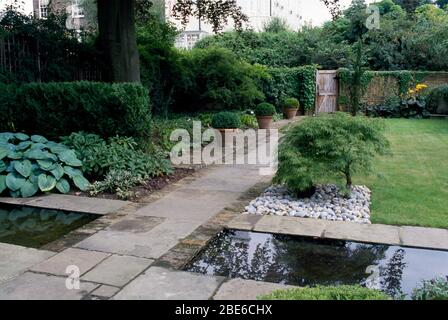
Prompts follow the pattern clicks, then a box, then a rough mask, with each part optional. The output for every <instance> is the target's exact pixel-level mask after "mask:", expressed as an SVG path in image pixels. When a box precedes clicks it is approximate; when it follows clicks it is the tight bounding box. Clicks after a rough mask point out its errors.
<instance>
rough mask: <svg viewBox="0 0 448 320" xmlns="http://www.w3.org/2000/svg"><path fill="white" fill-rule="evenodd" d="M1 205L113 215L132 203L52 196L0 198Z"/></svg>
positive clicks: (59, 195)
mask: <svg viewBox="0 0 448 320" xmlns="http://www.w3.org/2000/svg"><path fill="white" fill-rule="evenodd" d="M0 203H8V204H16V205H26V206H32V207H38V208H46V209H54V210H65V211H75V212H83V213H93V214H99V215H105V214H107V213H111V212H114V211H117V210H118V209H121V208H123V207H124V206H126V205H128V204H129V203H130V202H127V201H120V200H110V199H100V198H88V197H78V196H71V195H62V194H51V195H46V196H40V197H33V198H28V199H10V198H0Z"/></svg>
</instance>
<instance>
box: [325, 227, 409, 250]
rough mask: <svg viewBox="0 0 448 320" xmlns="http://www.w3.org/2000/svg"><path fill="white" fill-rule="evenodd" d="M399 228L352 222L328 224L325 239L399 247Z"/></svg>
mask: <svg viewBox="0 0 448 320" xmlns="http://www.w3.org/2000/svg"><path fill="white" fill-rule="evenodd" d="M399 231H400V228H399V227H394V226H387V225H381V224H371V225H369V224H358V223H353V222H328V223H327V227H326V229H325V234H324V237H325V238H329V239H341V240H351V241H359V242H368V243H385V244H389V245H400V236H399Z"/></svg>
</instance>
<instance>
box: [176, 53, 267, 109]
mask: <svg viewBox="0 0 448 320" xmlns="http://www.w3.org/2000/svg"><path fill="white" fill-rule="evenodd" d="M185 54H186V55H187V56H186V58H185V59H184V61H185V62H184V63H186V64H187V67H186V68H187V69H189V70H190V72H191V83H192V85H191V86H187V87H186V88H184V89H185V90H184V91H183V92H181V93H180V95H178V96H177V97H176V100H177V103H176V106H175V111H180V112H185V111H189V112H194V111H199V110H214V111H221V110H238V109H239V110H242V109H246V108H253V107H255V106H256V105H257V103H260V102H261V101H263V100H264V98H265V96H264V94H263V92H262V90H261V82H262V81H263V79H267V78H268V77H269V75H268V74H267V72H266V70H265V68H263V67H261V66H254V65H250V64H249V63H247V62H244V61H242V60H240V59H239V58H238V57H237V56H236V55H235V54H233V53H232V52H231V51H229V50H227V49H224V48H209V49H194V50H192V51H191V52H188V53H185ZM181 81H183V82H185V80H181ZM181 86H182V84H179V85H178V87H181Z"/></svg>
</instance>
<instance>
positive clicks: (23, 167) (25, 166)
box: [14, 160, 33, 178]
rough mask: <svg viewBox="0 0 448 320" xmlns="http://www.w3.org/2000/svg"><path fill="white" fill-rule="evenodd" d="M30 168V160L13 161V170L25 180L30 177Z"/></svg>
mask: <svg viewBox="0 0 448 320" xmlns="http://www.w3.org/2000/svg"><path fill="white" fill-rule="evenodd" d="M32 167H33V166H32V164H31V161H30V160H23V161H14V169H16V171H17V172H18V173H20V174H21V175H22V176H23V177H25V178H28V177H29V176H30V174H31V169H32Z"/></svg>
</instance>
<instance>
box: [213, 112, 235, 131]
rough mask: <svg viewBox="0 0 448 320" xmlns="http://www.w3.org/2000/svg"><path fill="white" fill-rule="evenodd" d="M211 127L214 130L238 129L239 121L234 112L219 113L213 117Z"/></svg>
mask: <svg viewBox="0 0 448 320" xmlns="http://www.w3.org/2000/svg"><path fill="white" fill-rule="evenodd" d="M212 127H213V128H215V129H238V128H240V127H241V121H240V118H239V117H238V115H237V114H236V113H234V112H226V111H224V112H219V113H217V114H215V115H214V116H213V120H212Z"/></svg>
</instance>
